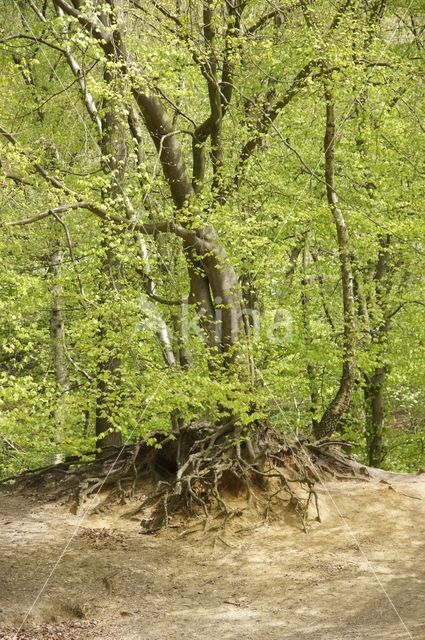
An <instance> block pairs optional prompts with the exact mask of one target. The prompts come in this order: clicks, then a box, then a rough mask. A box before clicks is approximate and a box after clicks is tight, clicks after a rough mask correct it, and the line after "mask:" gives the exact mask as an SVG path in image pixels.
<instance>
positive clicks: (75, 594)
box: [0, 476, 425, 640]
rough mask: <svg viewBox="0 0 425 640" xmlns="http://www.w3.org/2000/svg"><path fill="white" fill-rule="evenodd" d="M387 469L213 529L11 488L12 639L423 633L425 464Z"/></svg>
mask: <svg viewBox="0 0 425 640" xmlns="http://www.w3.org/2000/svg"><path fill="white" fill-rule="evenodd" d="M387 481H388V482H389V483H390V484H387V483H385V482H382V481H381V482H378V481H374V482H372V483H364V482H351V481H349V482H342V483H337V482H332V483H328V484H327V485H326V488H325V487H322V488H321V490H320V504H321V513H322V520H323V522H322V524H319V523H316V522H315V523H313V524H312V526H311V529H310V531H309V532H308V533H307V534H305V533H303V532H302V531H301V530H300V527H299V523H298V521H297V520H296V518H295V517H294V516H292V515H290V514H289V513H287V514H285V515H284V517H283V519H282V520H281V521H280V522H274V523H273V524H272V525H264V524H263V525H261V526H258V527H254V528H251V529H250V530H244V531H239V532H238V527H239V525H240V528H242V529H246V527H247V525H248V524H249V523H248V522H247V521H244V519H243V518H242V519H241V521H240V523H238V522H234V523H233V525H232V527H233V528H232V530H231V531H229V532H227V533H224V534H221V533H220V535H219V536H217V535H213V534H210V535H207V536H205V537H203V538H202V539H199V538H196V537H194V536H193V535H184V536H181V535H180V536H179V530H178V529H171V531H170V532H169V533H167V534H161V535H160V536H155V537H153V536H145V535H142V534H141V533H140V525H139V524H138V523H137V522H133V521H128V520H123V519H121V518H119V517H118V516H119V514H118V513H117V512H114V514H113V515H105V516H91V517H87V518H85V519H83V520H82V519H81V516H76V515H72V514H70V513H69V510H68V509H67V508H66V507H65V506H61V505H58V504H52V503H45V502H43V501H41V500H37V499H36V498H35V497H32V498H28V497H23V496H19V495H18V496H16V495H10V494H3V493H2V494H0V516H1V523H0V525H1V526H0V638H3V639H7V640H9V639H10V640H11V639H12V638H18V637H19V638H21V639H25V640H29V639H34V640H37V639H39V640H41V639H44V640H45V639H55V640H56V639H57V640H65V639H66V640H69V639H73V640H74V639H75V640H79V639H81V640H82V639H84V640H95V639H100V638H103V639H105V640H107V639H109V638H111V639H112V638H113V639H114V640H165V639H166V638H172V639H173V640H180V639H183V638H184V639H185V640H190V639H195V638H196V639H198V638H202V640H225V639H229V640H230V639H231V640H236V639H237V640H239V639H242V640H260V639H261V640H264V639H267V640H303V639H305V640H307V639H313V638H314V639H318V640H325V639H326V640H366V639H367V640H369V639H375V638H376V639H378V638H379V639H382V640H384V639H385V640H387V639H388V640H390V639H391V640H398V639H399V638H400V639H402V638H415V639H417V640H419V639H424V640H425V517H424V516H425V477H424V476H404V477H403V476H391V477H390V476H388V478H387ZM23 622H24V625H23V628H22V630H21V631H20V633H19V635H16V631H17V629H18V628H19V627H20V626H21V625H22V623H23Z"/></svg>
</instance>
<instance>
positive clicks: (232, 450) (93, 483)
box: [2, 422, 365, 536]
mask: <svg viewBox="0 0 425 640" xmlns="http://www.w3.org/2000/svg"><path fill="white" fill-rule="evenodd" d="M155 439H156V442H157V446H151V445H148V444H146V443H138V444H131V445H126V446H124V447H122V448H110V449H109V450H108V451H104V452H103V453H102V456H101V457H97V458H94V459H93V460H91V461H89V462H87V461H86V462H83V461H81V460H79V459H71V460H67V461H65V462H62V463H60V464H57V465H53V466H49V467H45V468H41V469H35V470H33V471H27V472H25V473H23V474H21V475H19V476H17V477H14V478H8V479H6V480H3V481H2V482H3V483H9V484H11V483H13V488H14V489H18V490H31V489H37V490H38V491H43V492H45V493H47V494H48V495H50V496H51V497H52V498H63V497H70V498H72V500H73V502H74V505H75V506H74V508H75V509H76V510H77V511H81V510H82V509H84V508H88V507H86V506H85V505H87V501H88V499H89V498H92V497H93V496H96V495H97V494H99V495H100V492H101V491H102V495H103V496H104V489H108V492H107V497H106V498H105V499H104V500H103V502H102V503H101V504H100V505H99V504H97V506H96V507H95V508H94V509H95V510H97V511H99V510H102V509H104V508H106V507H107V506H108V505H109V504H115V503H117V502H121V503H122V504H124V503H125V502H126V500H127V499H129V498H134V497H138V496H140V493H141V492H142V491H143V490H145V491H146V486H147V485H149V491H148V495H147V497H145V498H144V499H143V500H142V502H141V503H140V504H139V505H138V506H137V508H134V507H133V509H132V510H129V511H128V512H127V514H126V515H127V517H139V518H140V520H141V522H142V525H143V527H144V530H145V531H146V532H147V533H151V532H155V531H158V530H160V529H162V528H166V527H169V526H176V525H175V524H174V522H175V518H178V517H180V518H181V517H185V516H186V517H190V516H196V517H197V518H198V519H199V522H201V528H202V530H203V531H204V532H206V531H212V530H214V531H218V534H217V535H218V536H219V534H220V531H221V530H222V529H224V527H225V526H226V525H227V523H228V522H230V521H231V520H233V519H234V518H236V517H238V516H240V515H241V514H242V512H243V509H242V508H241V497H242V498H243V501H242V504H243V503H245V504H246V508H247V509H255V510H256V512H257V513H258V514H259V516H260V518H262V519H264V520H269V519H270V518H271V517H272V515H273V513H274V512H276V511H278V510H281V509H282V507H283V506H285V507H286V509H288V508H289V509H290V510H291V511H292V512H293V513H294V514H295V515H296V516H297V518H298V520H299V522H300V524H301V526H302V528H303V530H304V531H306V530H307V525H308V521H309V519H310V518H315V519H316V520H318V521H320V511H319V499H318V495H317V492H316V485H317V481H318V480H319V479H320V478H321V477H326V476H329V475H331V476H333V477H335V478H341V479H345V478H350V479H352V478H363V479H364V477H365V476H364V474H363V475H362V469H364V467H361V466H360V465H358V464H356V463H355V462H353V461H352V460H350V459H349V458H347V457H345V456H344V455H343V454H342V453H341V451H340V449H339V447H341V446H344V445H346V443H343V442H336V441H332V440H322V441H319V442H315V443H308V442H304V443H303V442H300V441H298V440H292V441H291V440H289V439H288V438H287V437H286V436H284V435H283V434H281V433H279V432H277V431H275V430H272V429H269V428H267V427H265V426H264V425H256V427H255V428H251V429H250V432H249V433H245V434H243V435H242V434H241V433H240V432H238V430H237V429H235V427H234V424H233V423H232V422H228V423H227V424H224V425H222V426H220V427H217V426H216V425H212V424H209V423H203V424H199V423H197V424H194V425H191V426H189V427H186V428H184V429H181V430H180V432H179V433H178V434H175V435H166V434H157V435H156V438H155ZM235 497H238V500H235ZM143 516H145V517H143ZM198 526H199V524H198Z"/></svg>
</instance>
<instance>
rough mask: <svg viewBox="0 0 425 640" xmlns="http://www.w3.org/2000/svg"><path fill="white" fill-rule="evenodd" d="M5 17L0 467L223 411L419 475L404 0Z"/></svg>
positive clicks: (415, 143)
mask: <svg viewBox="0 0 425 640" xmlns="http://www.w3.org/2000/svg"><path fill="white" fill-rule="evenodd" d="M0 8H1V15H2V24H1V27H0V68H1V77H0V83H1V96H2V99H1V103H0V309H1V318H2V320H1V324H0V377H1V384H0V473H1V475H2V476H3V477H4V476H8V475H10V474H11V473H15V472H18V471H19V470H21V469H24V468H27V467H30V466H39V465H42V464H46V463H48V462H49V461H53V460H60V459H62V458H63V457H64V456H70V455H81V454H83V453H85V452H90V451H93V450H94V449H95V447H96V442H97V446H98V447H104V446H106V445H107V444H115V445H116V444H119V443H120V442H127V441H130V442H133V441H136V440H139V439H146V440H147V441H148V442H151V443H152V444H155V436H154V434H156V433H158V432H165V433H171V432H172V433H174V432H177V431H178V429H180V428H181V427H182V425H185V424H189V423H196V422H199V423H200V424H201V423H202V421H205V420H208V421H214V423H215V424H217V425H219V424H221V423H222V422H223V420H224V419H226V420H227V419H228V418H229V416H230V418H231V420H233V423H235V424H237V425H238V429H239V431H238V433H239V434H240V433H245V432H249V430H250V429H252V428H254V427H255V426H257V425H259V424H264V423H267V424H271V425H274V426H275V427H277V428H278V429H279V430H283V431H285V432H290V433H296V434H297V435H298V436H299V437H302V438H309V439H313V438H320V437H322V436H329V435H331V434H335V435H336V436H337V437H339V436H342V437H343V438H344V439H346V440H348V441H350V442H352V443H353V448H352V452H353V454H354V455H355V456H356V458H357V459H358V460H360V461H363V462H367V463H370V464H371V465H374V466H381V467H384V468H391V469H400V470H408V471H417V470H418V469H419V468H421V467H423V466H424V465H425V327H424V314H425V296H424V293H425V281H424V254H425V244H424V240H423V238H424V232H425V204H424V203H425V197H424V196H425V193H424V191H425V182H424V174H425V161H424V159H425V120H424V109H425V86H424V77H425V74H424V46H425V14H424V7H423V0H397V1H394V0H340V1H338V2H337V1H335V2H333V1H332V2H331V1H330V0H310V1H309V0H285V1H283V2H278V0H273V1H272V2H269V1H267V0H264V1H263V0H212V1H206V2H201V1H196V0H162V1H161V2H156V0H155V1H154V0H151V1H149V2H146V1H145V0H103V1H102V0H0Z"/></svg>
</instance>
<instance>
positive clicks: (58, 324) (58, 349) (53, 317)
mask: <svg viewBox="0 0 425 640" xmlns="http://www.w3.org/2000/svg"><path fill="white" fill-rule="evenodd" d="M55 245H56V246H55V248H54V249H53V252H52V254H51V256H50V265H49V273H50V274H51V276H52V278H53V284H52V287H51V300H52V306H51V311H50V344H51V353H52V360H53V368H54V372H55V382H56V391H57V394H58V400H57V405H56V409H55V412H54V417H55V423H56V434H55V440H56V445H57V446H59V445H60V443H61V440H62V435H63V430H64V425H65V419H66V395H67V393H68V390H69V389H68V388H69V379H68V368H67V364H66V356H65V320H64V315H63V299H62V287H61V285H60V283H59V281H58V279H59V277H60V273H61V267H62V261H63V255H62V251H61V248H60V245H59V242H57V243H55ZM61 459H62V456H61V455H60V454H59V453H56V455H55V462H56V463H59V462H61Z"/></svg>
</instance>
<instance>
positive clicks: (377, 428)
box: [365, 367, 387, 467]
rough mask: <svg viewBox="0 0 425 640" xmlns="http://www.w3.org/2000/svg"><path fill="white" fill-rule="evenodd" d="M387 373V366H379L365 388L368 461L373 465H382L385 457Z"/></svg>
mask: <svg viewBox="0 0 425 640" xmlns="http://www.w3.org/2000/svg"><path fill="white" fill-rule="evenodd" d="M386 375H387V371H386V368H385V367H377V368H376V369H375V371H374V373H373V375H372V377H371V378H370V379H369V380H368V383H367V386H366V388H365V402H366V407H367V409H366V435H367V444H368V462H369V465H370V466H371V467H380V466H381V464H382V461H383V459H384V443H383V438H384V385H385V379H386Z"/></svg>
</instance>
